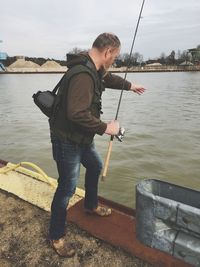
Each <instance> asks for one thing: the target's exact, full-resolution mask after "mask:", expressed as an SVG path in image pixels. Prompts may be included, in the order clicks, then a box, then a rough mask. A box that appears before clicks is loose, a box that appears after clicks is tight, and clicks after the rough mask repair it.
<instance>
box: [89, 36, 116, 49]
mask: <svg viewBox="0 0 200 267" xmlns="http://www.w3.org/2000/svg"><path fill="white" fill-rule="evenodd" d="M120 45H121V43H120V40H119V38H118V37H117V36H116V35H115V34H113V33H108V32H104V33H101V34H100V35H99V36H98V37H97V38H96V40H95V41H94V43H93V45H92V47H94V48H97V49H98V50H103V49H105V48H107V47H110V46H111V47H113V48H118V47H120Z"/></svg>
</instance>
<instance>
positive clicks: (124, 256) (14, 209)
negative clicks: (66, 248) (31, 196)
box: [0, 190, 151, 267]
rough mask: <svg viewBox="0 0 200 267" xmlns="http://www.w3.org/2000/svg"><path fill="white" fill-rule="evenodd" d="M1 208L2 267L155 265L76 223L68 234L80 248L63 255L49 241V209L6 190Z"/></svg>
mask: <svg viewBox="0 0 200 267" xmlns="http://www.w3.org/2000/svg"><path fill="white" fill-rule="evenodd" d="M0 210H1V216H0V266H1V267H36V266H37V267H46V266H48V267H50V266H52V267H57V266H61V267H136V266H140V267H151V266H150V265H149V264H147V263H144V262H142V261H141V260H139V259H137V258H135V257H133V256H131V255H130V254H128V253H126V252H124V251H123V250H122V249H120V248H116V247H113V246H111V245H109V244H107V243H105V242H103V241H101V240H98V239H96V238H94V237H92V236H91V235H89V234H88V233H87V232H85V231H83V230H81V229H80V228H78V227H77V226H75V225H73V224H69V225H68V231H67V236H66V237H67V239H69V240H70V242H72V243H73V244H74V246H75V247H76V251H77V252H76V255H75V256H74V257H73V258H70V259H65V258H61V257H59V256H58V255H57V254H56V253H55V252H54V250H53V249H52V248H51V247H50V245H49V242H48V224H49V218H50V214H49V213H48V212H45V211H43V210H41V209H39V208H37V207H35V206H33V205H31V204H29V203H27V202H25V201H23V200H21V199H19V198H18V197H15V196H14V195H12V194H9V193H6V192H4V191H2V190H0Z"/></svg>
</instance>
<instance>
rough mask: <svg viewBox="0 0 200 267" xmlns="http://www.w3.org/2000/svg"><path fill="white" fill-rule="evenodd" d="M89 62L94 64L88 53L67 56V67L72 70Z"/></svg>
mask: <svg viewBox="0 0 200 267" xmlns="http://www.w3.org/2000/svg"><path fill="white" fill-rule="evenodd" d="M88 60H89V61H90V62H92V60H91V58H90V57H89V55H88V54H87V53H79V54H67V67H68V68H71V67H73V66H74V65H78V64H85V63H86V62H87V61H88ZM92 63H93V62H92Z"/></svg>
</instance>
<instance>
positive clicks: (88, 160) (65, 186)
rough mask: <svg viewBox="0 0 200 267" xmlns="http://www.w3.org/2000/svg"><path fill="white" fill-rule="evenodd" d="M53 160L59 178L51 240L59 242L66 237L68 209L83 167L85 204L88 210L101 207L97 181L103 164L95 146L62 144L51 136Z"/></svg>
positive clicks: (52, 205) (72, 143) (52, 213)
mask: <svg viewBox="0 0 200 267" xmlns="http://www.w3.org/2000/svg"><path fill="white" fill-rule="evenodd" d="M51 142H52V150H53V158H54V160H55V161H56V164H57V170H58V174H59V178H58V186H57V189H56V192H55V195H54V198H53V201H52V204H51V220H50V229H49V235H50V239H59V238H61V237H63V236H64V234H65V224H66V217H67V206H68V203H69V200H70V198H71V197H72V196H73V194H74V193H75V190H76V185H77V181H78V178H79V174H80V166H81V164H82V165H83V166H84V167H85V168H86V173H85V200H84V206H85V208H86V209H91V210H92V209H94V208H96V207H97V205H98V197H97V196H98V180H99V176H100V173H101V170H102V160H101V158H100V157H99V155H98V154H97V152H96V150H95V147H94V143H92V144H90V145H83V144H81V145H78V144H76V143H74V142H70V141H66V142H61V141H60V140H59V139H58V138H57V137H55V136H51Z"/></svg>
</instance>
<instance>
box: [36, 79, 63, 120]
mask: <svg viewBox="0 0 200 267" xmlns="http://www.w3.org/2000/svg"><path fill="white" fill-rule="evenodd" d="M64 77H65V75H64V76H63V77H62V78H61V80H60V81H59V82H58V84H57V85H56V86H55V88H54V89H53V90H52V91H38V92H37V93H36V94H33V96H32V97H33V101H34V103H35V104H36V105H37V106H38V108H39V109H40V110H41V111H42V112H43V113H44V114H45V115H46V116H47V117H48V118H50V117H51V115H52V113H53V107H54V102H55V98H56V95H57V94H56V93H57V91H58V89H59V87H60V85H61V82H62V80H63V78H64Z"/></svg>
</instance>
